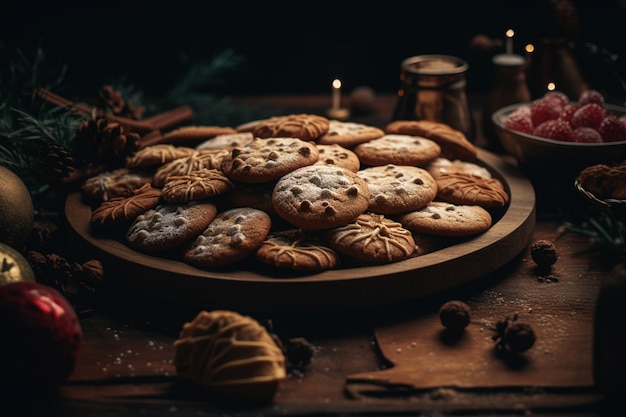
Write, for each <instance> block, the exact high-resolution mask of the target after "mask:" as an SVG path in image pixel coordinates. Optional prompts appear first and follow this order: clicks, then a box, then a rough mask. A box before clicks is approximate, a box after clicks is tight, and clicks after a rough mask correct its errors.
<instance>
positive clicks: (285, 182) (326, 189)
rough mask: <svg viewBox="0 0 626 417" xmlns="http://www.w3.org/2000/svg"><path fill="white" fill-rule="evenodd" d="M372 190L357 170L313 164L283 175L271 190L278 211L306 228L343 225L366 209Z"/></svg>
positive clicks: (287, 219)
mask: <svg viewBox="0 0 626 417" xmlns="http://www.w3.org/2000/svg"><path fill="white" fill-rule="evenodd" d="M369 200H370V192H369V188H368V187H367V183H366V182H365V181H363V179H361V178H360V177H359V176H358V175H357V174H356V173H355V172H352V171H350V170H349V169H346V168H342V167H335V166H331V165H312V166H307V167H303V168H299V169H296V170H295V171H292V172H290V173H288V174H286V175H284V176H283V177H281V178H280V179H279V180H278V181H277V183H276V186H275V187H274V191H273V192H272V205H273V206H274V210H275V211H276V213H277V214H278V215H279V216H280V217H281V218H283V219H284V220H286V221H287V222H288V223H290V224H291V225H293V226H295V227H299V228H302V229H305V230H320V229H330V228H333V227H337V226H342V225H344V224H347V223H349V222H351V221H354V219H356V217H357V216H358V215H359V214H361V213H362V212H363V211H365V210H366V209H367V206H368V205H369Z"/></svg>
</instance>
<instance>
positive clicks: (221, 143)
mask: <svg viewBox="0 0 626 417" xmlns="http://www.w3.org/2000/svg"><path fill="white" fill-rule="evenodd" d="M252 140H254V135H253V134H252V133H251V132H237V133H225V134H223V135H217V136H215V137H212V138H210V139H207V140H205V141H204V142H202V143H200V144H199V145H197V146H196V150H197V151H201V150H204V149H229V150H230V149H233V148H236V147H237V146H244V145H247V144H248V143H250V142H252Z"/></svg>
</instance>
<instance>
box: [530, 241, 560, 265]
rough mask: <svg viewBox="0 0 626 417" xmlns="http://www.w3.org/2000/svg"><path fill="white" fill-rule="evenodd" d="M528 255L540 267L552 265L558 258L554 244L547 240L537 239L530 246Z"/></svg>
mask: <svg viewBox="0 0 626 417" xmlns="http://www.w3.org/2000/svg"><path fill="white" fill-rule="evenodd" d="M530 256H531V257H532V258H533V261H535V263H536V264H537V265H539V266H541V267H547V266H552V265H554V263H555V262H556V261H557V259H558V258H559V254H558V253H557V251H556V247H555V246H554V244H553V243H552V242H550V241H548V240H537V241H536V242H534V243H533V244H532V245H531V247H530Z"/></svg>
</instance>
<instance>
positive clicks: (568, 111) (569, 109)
mask: <svg viewBox="0 0 626 417" xmlns="http://www.w3.org/2000/svg"><path fill="white" fill-rule="evenodd" d="M577 109H578V107H576V106H572V105H571V104H566V105H565V106H563V110H562V111H561V114H559V119H561V120H563V121H564V122H567V123H569V122H570V120H571V119H572V115H573V114H574V112H575V111H576V110H577Z"/></svg>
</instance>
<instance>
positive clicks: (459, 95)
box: [392, 54, 474, 140]
mask: <svg viewBox="0 0 626 417" xmlns="http://www.w3.org/2000/svg"><path fill="white" fill-rule="evenodd" d="M467 69H468V65H467V62H466V61H465V60H463V59H460V58H457V57H454V56H449V55H432V54H431V55H417V56H413V57H410V58H407V59H405V60H404V61H402V64H401V71H400V88H399V90H398V102H397V104H396V107H395V109H394V112H393V116H392V120H431V121H435V122H441V123H446V124H448V125H449V126H451V127H453V128H454V129H457V130H459V131H461V132H463V133H464V134H465V136H467V138H468V139H470V140H473V138H474V131H473V121H472V117H471V113H470V110H469V106H468V104H467V94H466V91H465V86H466V80H465V73H466V72H467Z"/></svg>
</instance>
